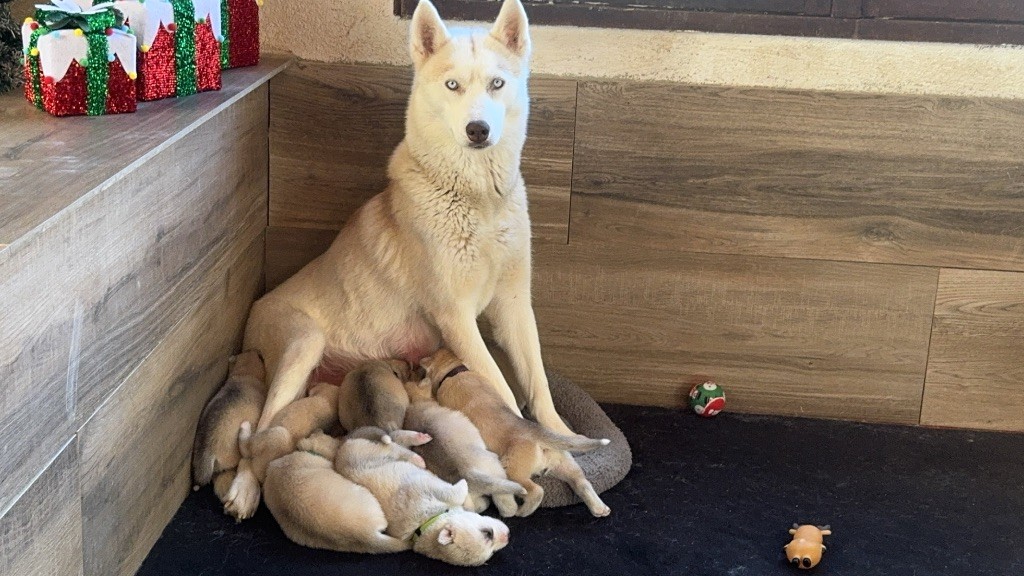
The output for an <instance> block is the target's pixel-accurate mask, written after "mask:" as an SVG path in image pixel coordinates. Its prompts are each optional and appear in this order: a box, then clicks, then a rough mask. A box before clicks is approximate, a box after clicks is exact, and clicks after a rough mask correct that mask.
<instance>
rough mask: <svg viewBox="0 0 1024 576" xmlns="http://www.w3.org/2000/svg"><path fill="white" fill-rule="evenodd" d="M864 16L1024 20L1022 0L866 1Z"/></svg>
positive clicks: (919, 18)
mask: <svg viewBox="0 0 1024 576" xmlns="http://www.w3.org/2000/svg"><path fill="white" fill-rule="evenodd" d="M863 2H864V16H866V17H868V18H898V19H912V20H957V21H963V22H990V23H1000V24H1012V23H1014V22H1017V23H1024V2H1021V1H1020V0H927V1H922V0H863Z"/></svg>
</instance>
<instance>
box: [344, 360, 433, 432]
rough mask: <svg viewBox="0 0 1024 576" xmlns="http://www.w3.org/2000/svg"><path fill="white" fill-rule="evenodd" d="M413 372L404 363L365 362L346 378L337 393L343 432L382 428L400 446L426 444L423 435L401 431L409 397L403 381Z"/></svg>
mask: <svg viewBox="0 0 1024 576" xmlns="http://www.w3.org/2000/svg"><path fill="white" fill-rule="evenodd" d="M410 378H412V368H411V367H410V366H409V363H408V362H406V361H405V360H398V359H392V360H368V361H366V362H363V363H362V364H360V365H358V366H356V368H355V369H353V370H352V371H350V372H349V373H348V374H346V375H345V379H344V380H343V381H342V383H341V387H340V389H339V391H338V419H339V420H340V421H341V425H342V426H343V427H344V428H345V430H348V431H352V430H356V429H358V428H362V427H364V426H372V427H376V428H382V429H384V431H385V432H387V433H388V434H389V435H390V436H391V438H392V439H393V440H394V441H395V442H397V443H399V444H401V445H403V446H414V445H417V444H422V443H423V442H425V441H427V440H429V438H425V437H424V436H423V435H422V434H419V433H417V432H413V431H407V430H403V429H402V422H403V421H404V420H405V410H406V409H407V408H408V407H409V395H408V394H406V392H405V381H406V380H409V379H410Z"/></svg>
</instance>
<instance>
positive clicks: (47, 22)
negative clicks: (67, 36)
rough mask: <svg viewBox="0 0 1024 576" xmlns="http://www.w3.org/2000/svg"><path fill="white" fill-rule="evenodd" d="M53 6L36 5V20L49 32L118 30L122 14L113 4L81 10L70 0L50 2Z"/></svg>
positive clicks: (122, 17)
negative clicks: (71, 29) (78, 29)
mask: <svg viewBox="0 0 1024 576" xmlns="http://www.w3.org/2000/svg"><path fill="white" fill-rule="evenodd" d="M52 1H53V4H36V20H38V21H39V23H40V24H42V25H43V26H46V27H47V28H49V29H50V30H65V29H68V28H81V29H82V32H85V33H86V34H88V33H90V32H95V31H105V30H106V29H107V28H120V27H121V26H123V25H124V14H122V13H121V11H120V10H118V9H116V8H114V3H113V2H104V3H102V4H96V5H95V6H90V7H88V8H83V7H82V6H80V5H78V4H77V3H75V2H73V1H72V0H52Z"/></svg>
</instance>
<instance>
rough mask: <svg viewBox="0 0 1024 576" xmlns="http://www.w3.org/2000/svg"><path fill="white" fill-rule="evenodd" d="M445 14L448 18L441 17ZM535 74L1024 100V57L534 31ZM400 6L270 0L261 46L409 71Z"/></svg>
mask: <svg viewBox="0 0 1024 576" xmlns="http://www.w3.org/2000/svg"><path fill="white" fill-rule="evenodd" d="M442 16H443V14H442ZM533 40H534V46H535V49H534V64H533V69H534V71H535V72H539V73H547V74H557V75H565V76H576V77H578V76H599V77H618V78H633V79H642V80H672V81H680V82H687V83H694V84H720V85H737V86H765V87H774V88H805V89H821V90H838V91H864V92H888V93H908V94H955V95H979V96H1001V97H1012V98H1024V49H1022V48H1021V47H987V46H984V47H983V46H972V45H960V44H939V43H911V42H879V41H867V40H838V39H817V38H792V37H781V36H754V35H740V34H709V33H701V32H648V31H639V30H604V29H595V28H573V27H565V26H536V27H534V29H533ZM406 41H407V23H406V22H403V21H401V20H399V19H398V18H396V17H395V16H393V15H392V0H302V1H300V0H267V1H266V4H265V5H264V6H263V48H264V50H265V51H271V52H283V53H291V54H294V55H296V56H298V57H300V58H304V59H308V60H317V61H324V62H372V63H387V64H403V65H404V64H408V62H409V60H408V56H407V55H406Z"/></svg>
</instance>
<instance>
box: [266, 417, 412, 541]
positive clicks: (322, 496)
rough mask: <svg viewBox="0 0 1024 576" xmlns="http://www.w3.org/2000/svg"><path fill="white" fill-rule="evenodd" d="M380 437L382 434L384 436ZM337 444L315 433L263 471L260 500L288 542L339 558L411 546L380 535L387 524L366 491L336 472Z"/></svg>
mask: <svg viewBox="0 0 1024 576" xmlns="http://www.w3.org/2000/svg"><path fill="white" fill-rule="evenodd" d="M382 435H383V434H382ZM338 445H339V441H338V440H336V439H334V438H331V437H330V436H327V435H326V434H324V433H323V432H319V431H317V432H315V433H314V434H313V435H311V436H310V437H309V438H305V439H302V440H300V441H299V442H298V445H297V446H298V451H297V452H292V453H291V454H288V455H286V456H284V457H281V458H278V459H276V460H274V461H273V462H271V463H270V465H269V466H268V467H267V473H266V481H265V482H264V484H263V498H264V501H265V502H266V504H267V508H269V509H270V513H271V514H273V515H274V518H275V519H276V520H277V523H278V524H280V525H281V529H282V530H284V533H285V535H286V536H288V538H289V539H290V540H291V541H293V542H295V543H297V544H301V545H303V546H309V547H312V548H323V549H326V550H337V551H341V552H368V553H371V554H375V553H383V552H400V551H402V550H408V549H409V548H411V547H412V544H411V542H409V541H407V540H400V539H398V538H394V537H392V536H388V535H387V534H385V533H384V530H385V529H386V528H387V519H386V518H385V516H384V511H383V510H382V509H381V507H380V504H379V503H378V502H377V499H376V498H374V497H373V494H371V493H370V491H369V490H367V489H366V488H363V487H362V486H360V485H358V484H356V483H354V482H352V481H351V480H348V479H346V478H345V477H344V476H341V475H340V474H338V473H337V472H335V470H334V464H333V460H334V457H335V454H336V452H337V450H338Z"/></svg>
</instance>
